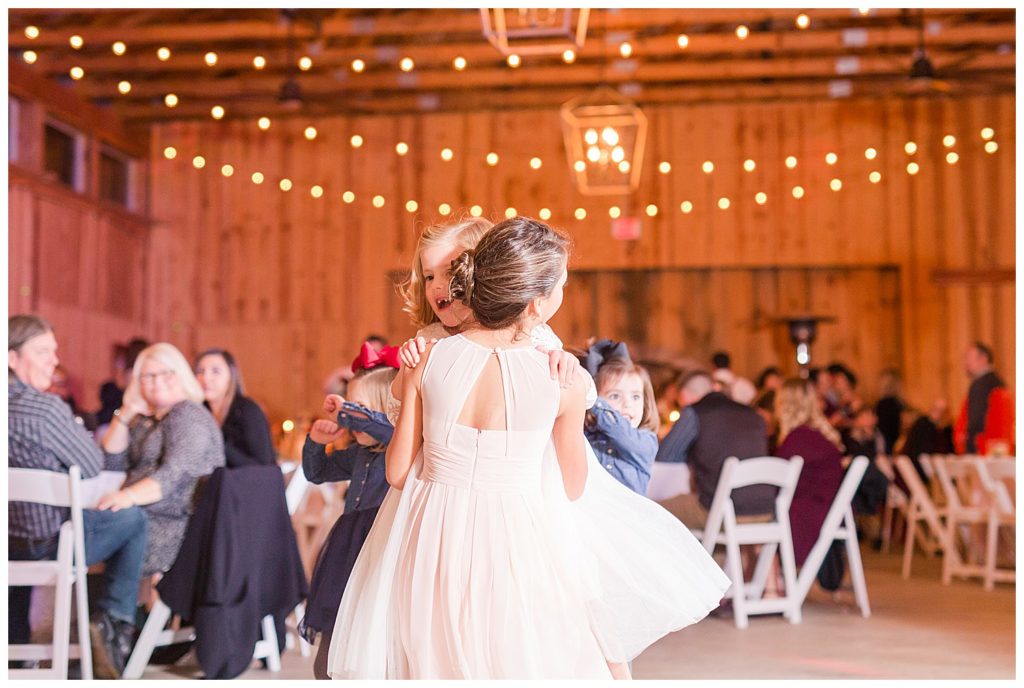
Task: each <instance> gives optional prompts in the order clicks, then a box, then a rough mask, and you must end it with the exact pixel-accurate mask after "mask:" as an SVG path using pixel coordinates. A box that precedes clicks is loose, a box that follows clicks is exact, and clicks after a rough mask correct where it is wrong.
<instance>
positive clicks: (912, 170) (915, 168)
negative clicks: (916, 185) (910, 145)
mask: <svg viewBox="0 0 1024 688" xmlns="http://www.w3.org/2000/svg"><path fill="white" fill-rule="evenodd" d="M920 170H921V167H920V166H919V165H918V164H917V163H916V162H912V163H909V164H908V165H907V174H917V173H918V172H919V171H920Z"/></svg>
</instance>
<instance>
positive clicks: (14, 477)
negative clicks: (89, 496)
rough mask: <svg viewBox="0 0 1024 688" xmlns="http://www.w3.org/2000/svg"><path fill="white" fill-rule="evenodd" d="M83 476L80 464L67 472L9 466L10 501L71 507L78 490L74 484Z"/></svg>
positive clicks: (8, 487)
mask: <svg viewBox="0 0 1024 688" xmlns="http://www.w3.org/2000/svg"><path fill="white" fill-rule="evenodd" d="M81 477H82V471H81V469H80V468H79V467H78V466H71V468H69V469H68V472H67V473H58V472H56V471H44V470H40V469H37V468H8V469H7V496H8V499H9V500H10V501H17V502H35V503H36V504H48V505H50V506H65V507H70V506H72V503H71V502H72V497H73V495H74V493H75V492H76V490H75V488H74V485H75V484H76V483H78V482H79V481H80V480H81ZM69 479H70V480H69Z"/></svg>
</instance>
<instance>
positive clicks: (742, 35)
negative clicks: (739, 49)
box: [736, 24, 750, 41]
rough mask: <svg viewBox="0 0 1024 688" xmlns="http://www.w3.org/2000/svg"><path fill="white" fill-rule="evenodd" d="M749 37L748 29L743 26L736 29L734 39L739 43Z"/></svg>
mask: <svg viewBox="0 0 1024 688" xmlns="http://www.w3.org/2000/svg"><path fill="white" fill-rule="evenodd" d="M749 35H750V29H748V28H747V27H746V26H744V25H743V24H740V25H739V26H737V27H736V38H738V39H740V40H741V41H745V40H746V39H747V36H749Z"/></svg>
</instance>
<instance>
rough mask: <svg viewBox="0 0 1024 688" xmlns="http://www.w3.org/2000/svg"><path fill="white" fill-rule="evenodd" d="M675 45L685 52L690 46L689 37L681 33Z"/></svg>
mask: <svg viewBox="0 0 1024 688" xmlns="http://www.w3.org/2000/svg"><path fill="white" fill-rule="evenodd" d="M676 45H678V46H679V48H680V50H686V49H687V48H688V47H689V45H690V37H689V36H687V35H686V34H685V33H681V34H679V35H678V36H677V37H676Z"/></svg>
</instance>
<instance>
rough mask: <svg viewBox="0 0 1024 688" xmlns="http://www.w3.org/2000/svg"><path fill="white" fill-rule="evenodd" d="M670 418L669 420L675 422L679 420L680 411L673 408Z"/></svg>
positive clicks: (669, 414)
mask: <svg viewBox="0 0 1024 688" xmlns="http://www.w3.org/2000/svg"><path fill="white" fill-rule="evenodd" d="M668 419H669V422H671V423H675V422H676V421H677V420H679V411H676V410H675V409H672V410H671V411H669V413H668Z"/></svg>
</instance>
